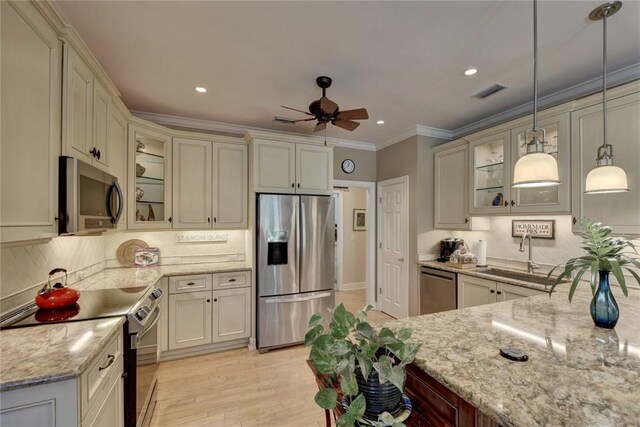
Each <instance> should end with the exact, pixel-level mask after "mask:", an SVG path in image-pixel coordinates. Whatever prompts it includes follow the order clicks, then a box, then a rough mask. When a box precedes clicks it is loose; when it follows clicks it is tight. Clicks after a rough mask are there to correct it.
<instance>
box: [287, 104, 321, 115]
mask: <svg viewBox="0 0 640 427" xmlns="http://www.w3.org/2000/svg"><path fill="white" fill-rule="evenodd" d="M281 107H282V108H286V109H287V110H293V111H297V112H299V113H303V114H306V115H307V116H313V114H311V113H310V112H308V111H302V110H298V109H297V108H291V107H287V106H285V105H281Z"/></svg>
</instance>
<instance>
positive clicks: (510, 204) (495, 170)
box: [465, 107, 571, 215]
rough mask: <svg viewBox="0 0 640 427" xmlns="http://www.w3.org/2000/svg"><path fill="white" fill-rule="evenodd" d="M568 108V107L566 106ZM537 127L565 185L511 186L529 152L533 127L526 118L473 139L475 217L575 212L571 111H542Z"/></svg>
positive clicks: (472, 203) (470, 151)
mask: <svg viewBox="0 0 640 427" xmlns="http://www.w3.org/2000/svg"><path fill="white" fill-rule="evenodd" d="M565 110H566V107H565ZM539 116H540V117H541V118H540V120H538V128H543V129H545V132H546V141H547V144H546V145H545V150H546V151H547V152H548V153H549V154H551V155H552V156H554V157H555V158H556V160H557V161H558V173H559V177H560V180H561V181H562V184H561V185H559V186H557V187H542V188H524V189H516V188H511V180H512V177H513V169H514V167H515V165H516V162H517V161H518V159H519V158H520V157H522V156H524V155H525V154H526V152H527V149H526V146H527V142H528V141H527V140H526V139H525V133H526V131H527V130H529V129H531V126H532V122H531V120H532V119H531V116H527V117H524V118H521V119H518V120H514V121H512V122H509V123H506V124H504V125H500V126H497V127H495V128H493V129H490V130H487V131H483V132H480V133H478V134H476V135H471V136H469V137H467V138H465V139H468V140H469V153H470V163H471V176H470V183H471V184H470V187H471V194H470V197H469V200H470V208H469V211H470V212H471V213H472V214H480V215H491V214H538V213H556V214H561V213H570V212H571V203H570V202H571V173H570V165H571V161H570V139H569V112H568V111H557V109H554V110H549V111H546V112H541V113H540V114H539Z"/></svg>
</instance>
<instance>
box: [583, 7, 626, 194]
mask: <svg viewBox="0 0 640 427" xmlns="http://www.w3.org/2000/svg"><path fill="white" fill-rule="evenodd" d="M621 7H622V2H620V1H613V2H609V3H605V4H603V5H600V6H598V7H596V8H595V9H594V10H592V11H591V13H590V14H589V19H591V20H592V21H599V20H601V19H602V28H603V31H602V34H603V36H602V127H603V139H602V145H601V146H600V147H598V157H597V158H596V167H595V168H593V169H591V170H590V171H589V173H588V174H587V179H586V182H585V187H584V192H585V194H602V193H621V192H625V191H629V185H628V183H627V174H626V173H625V172H624V169H622V168H621V167H618V166H614V165H613V147H612V146H611V144H607V17H609V16H612V15H613V14H615V13H616V12H617V11H619V10H620V8H621Z"/></svg>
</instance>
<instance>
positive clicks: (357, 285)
mask: <svg viewBox="0 0 640 427" xmlns="http://www.w3.org/2000/svg"><path fill="white" fill-rule="evenodd" d="M366 284H367V282H354V283H343V284H342V286H340V290H341V291H354V290H356V289H364V287H365V286H366Z"/></svg>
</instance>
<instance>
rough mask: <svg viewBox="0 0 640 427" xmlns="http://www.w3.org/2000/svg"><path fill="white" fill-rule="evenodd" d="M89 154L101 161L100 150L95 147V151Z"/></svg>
mask: <svg viewBox="0 0 640 427" xmlns="http://www.w3.org/2000/svg"><path fill="white" fill-rule="evenodd" d="M89 154H91V155H92V156H93V157H96V158H97V159H100V150H98V149H97V148H96V147H93V150H91V151H89Z"/></svg>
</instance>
